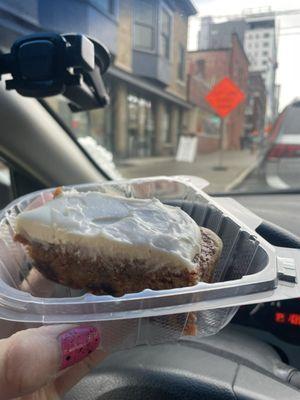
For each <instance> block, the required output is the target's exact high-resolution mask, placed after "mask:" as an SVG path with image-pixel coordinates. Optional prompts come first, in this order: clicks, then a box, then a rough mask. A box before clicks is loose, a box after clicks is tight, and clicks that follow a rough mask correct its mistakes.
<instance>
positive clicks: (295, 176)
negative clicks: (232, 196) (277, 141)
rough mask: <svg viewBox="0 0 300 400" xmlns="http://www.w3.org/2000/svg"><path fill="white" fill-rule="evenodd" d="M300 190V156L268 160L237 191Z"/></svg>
mask: <svg viewBox="0 0 300 400" xmlns="http://www.w3.org/2000/svg"><path fill="white" fill-rule="evenodd" d="M281 189H282V190H284V189H299V190H300V158H295V159H280V160H278V161H266V162H264V163H263V164H262V165H261V166H260V167H258V168H257V169H255V170H254V171H253V172H252V173H251V175H249V176H248V177H247V178H246V179H245V180H244V181H243V182H242V183H241V184H240V185H239V187H237V188H236V191H242V192H248V191H251V192H256V191H267V190H281Z"/></svg>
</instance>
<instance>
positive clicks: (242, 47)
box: [232, 32, 250, 65]
mask: <svg viewBox="0 0 300 400" xmlns="http://www.w3.org/2000/svg"><path fill="white" fill-rule="evenodd" d="M232 36H236V38H237V41H238V44H239V46H240V48H241V50H242V53H243V54H244V56H245V58H246V61H247V63H248V65H250V61H249V58H248V56H247V54H246V52H245V49H244V46H243V45H242V43H241V41H240V38H239V35H238V34H237V33H236V32H233V33H232Z"/></svg>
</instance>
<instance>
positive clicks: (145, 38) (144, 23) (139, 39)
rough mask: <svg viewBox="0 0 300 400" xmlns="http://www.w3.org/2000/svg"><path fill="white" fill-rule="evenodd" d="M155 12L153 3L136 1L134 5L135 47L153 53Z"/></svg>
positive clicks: (141, 0) (142, 0)
mask: <svg viewBox="0 0 300 400" xmlns="http://www.w3.org/2000/svg"><path fill="white" fill-rule="evenodd" d="M154 14H155V10H154V5H153V4H152V2H148V1H145V0H136V1H135V3H134V46H135V48H137V49H141V50H148V51H151V50H153V48H154V18H155V15H154Z"/></svg>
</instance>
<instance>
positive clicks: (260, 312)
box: [0, 44, 300, 400]
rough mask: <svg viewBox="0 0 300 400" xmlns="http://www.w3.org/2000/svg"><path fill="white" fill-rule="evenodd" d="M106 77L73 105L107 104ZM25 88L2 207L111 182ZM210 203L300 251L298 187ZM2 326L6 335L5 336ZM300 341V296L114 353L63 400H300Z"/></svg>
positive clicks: (5, 98) (3, 178) (8, 123)
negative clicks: (236, 209) (233, 205)
mask: <svg viewBox="0 0 300 400" xmlns="http://www.w3.org/2000/svg"><path fill="white" fill-rule="evenodd" d="M86 46H87V48H88V44H86ZM82 48H83V45H82ZM100 50H101V49H100ZM85 54H86V53H85ZM93 61H94V60H93ZM0 62H1V59H0ZM86 63H87V64H88V61H86ZM105 68H106V67H105ZM105 68H104V69H105ZM0 70H1V69H0ZM99 76H100V77H101V71H100V74H99V71H98V75H97V74H95V75H94V77H93V79H94V81H92V83H91V81H88V78H87V82H88V83H89V84H90V88H91V86H92V85H95V87H96V90H97V85H98V90H99V92H100V93H102V96H98V97H97V95H95V90H94V91H93V90H92V91H91V93H92V96H91V95H90V93H89V94H88V95H87V94H86V93H87V92H86V91H85V92H84V91H82V92H81V91H80V90H79V91H78V90H77V91H72V88H71V86H70V90H69V92H68V93H67V95H66V97H68V99H69V100H70V99H71V102H73V104H76V105H74V107H82V109H85V110H86V109H88V108H89V107H94V106H95V102H97V106H98V107H103V106H104V105H105V102H107V101H108V100H107V97H106V95H107V94H106V92H105V89H104V86H103V81H102V80H101V81H100V80H98V81H97V79H98V78H99ZM17 84H18V82H17V80H16V81H15V85H16V87H15V89H16V90H7V84H6V82H5V81H4V80H2V82H1V86H0V120H1V129H0V156H1V164H2V168H1V175H0V201H1V204H0V205H1V209H3V208H4V207H6V206H7V205H8V204H9V203H10V202H11V201H13V200H14V199H17V198H18V197H21V196H23V195H26V194H28V193H31V192H35V191H38V190H41V189H44V188H55V187H57V186H67V185H72V184H77V183H90V182H96V183H101V182H107V181H110V180H112V176H110V174H109V172H108V171H107V169H105V168H102V167H101V160H99V161H98V162H96V161H95V159H94V158H93V157H92V156H91V155H90V154H89V152H88V151H87V150H86V148H85V147H84V146H83V145H82V144H80V142H79V141H78V140H77V138H76V135H74V133H73V132H72V129H70V127H69V126H68V125H67V124H66V123H65V122H64V121H63V119H62V118H61V117H60V116H59V114H58V113H56V112H55V111H54V110H53V109H52V108H51V107H50V106H49V103H48V102H46V101H45V100H44V99H43V98H41V97H45V96H44V95H45V93H39V92H38V90H40V89H39V88H35V89H34V90H33V91H32V92H31V93H30V94H28V92H26V90H25V89H24V88H21V89H20V88H19V90H18V87H17ZM22 91H23V92H22ZM60 92H61V89H58V90H57V92H56V93H60ZM46 95H47V93H46ZM95 99H96V100H95ZM101 101H102V103H101ZM99 104H100V105H99ZM297 112H299V110H297ZM297 173H298V174H299V171H298V172H297ZM210 195H211V196H212V198H216V199H220V200H221V201H222V199H226V198H228V197H230V198H232V199H234V200H235V201H237V202H238V203H240V204H241V205H242V206H244V207H245V208H247V209H249V210H250V211H252V212H253V213H254V214H256V215H257V216H258V217H259V218H260V219H261V222H260V224H259V226H258V227H257V229H256V232H257V234H258V235H260V236H261V237H263V238H264V239H265V240H266V241H268V242H269V243H270V244H271V245H272V246H275V247H285V248H290V249H300V224H299V217H298V216H299V204H300V192H299V190H298V189H290V190H285V191H284V192H282V190H273V191H267V190H260V191H256V192H247V191H246V190H242V189H241V190H238V191H233V192H225V191H224V192H215V193H210ZM299 298H300V294H299ZM1 325H2V323H1V322H0V334H1V337H5V335H7V333H5V329H4V333H3V332H2V333H1ZM3 326H4V325H3ZM299 337H300V303H299V299H298V298H295V299H291V300H284V301H274V302H269V303H259V304H256V303H253V304H249V305H244V306H241V307H240V308H239V310H238V311H237V313H236V314H235V316H234V318H233V319H232V320H231V321H230V323H229V324H228V325H227V326H226V327H225V328H224V329H222V330H221V331H220V332H219V333H217V334H215V335H212V336H207V337H182V338H181V339H180V340H179V341H177V342H170V343H163V344H156V345H147V344H142V345H140V346H136V347H135V348H130V349H124V350H121V351H117V352H114V353H112V354H111V355H109V357H108V358H107V359H106V360H105V361H104V362H103V363H102V364H101V365H99V366H98V367H97V368H96V369H94V370H93V371H92V372H91V373H90V374H88V375H87V376H86V377H85V378H84V379H82V381H80V382H79V383H78V384H77V385H76V386H75V387H74V388H73V389H71V390H70V391H69V392H68V393H67V394H66V395H65V397H64V398H65V399H66V400H77V399H78V400H79V399H85V400H96V399H99V400H100V399H101V400H102V399H103V400H114V399H124V400H126V399H136V400H137V399H143V400H146V399H210V400H214V399H216V400H217V399H224V400H225V399H232V400H234V399H235V400H237V399H239V400H259V399H265V400H271V399H272V400H275V399H278V400H279V399H280V400H282V399H293V400H294V399H295V400H296V399H298V398H299V399H300V346H299Z"/></svg>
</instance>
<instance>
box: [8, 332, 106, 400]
mask: <svg viewBox="0 0 300 400" xmlns="http://www.w3.org/2000/svg"><path fill="white" fill-rule="evenodd" d="M99 343H100V335H99V332H98V330H97V329H96V328H94V327H92V326H85V325H81V326H78V327H75V326H70V325H56V326H44V327H40V328H35V329H27V330H24V331H20V332H18V333H16V334H15V335H13V336H11V337H10V338H8V339H2V340H0V393H1V396H2V397H1V398H5V399H11V398H15V397H18V396H22V395H25V394H28V393H32V392H34V391H36V390H38V389H39V388H41V387H42V386H44V385H46V384H47V383H48V382H50V381H51V380H52V379H54V377H55V376H56V375H57V372H58V371H60V370H62V369H65V368H68V367H70V366H72V365H73V364H75V363H78V362H80V361H81V360H83V359H84V358H85V357H87V356H88V355H89V354H90V353H91V352H93V351H94V350H96V348H97V347H98V345H99Z"/></svg>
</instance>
